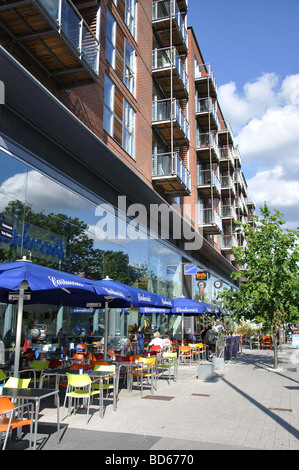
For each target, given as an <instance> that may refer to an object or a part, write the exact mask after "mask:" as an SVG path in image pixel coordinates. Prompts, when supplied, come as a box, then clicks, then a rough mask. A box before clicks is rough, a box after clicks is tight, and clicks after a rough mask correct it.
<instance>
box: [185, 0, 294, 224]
mask: <svg viewBox="0 0 299 470" xmlns="http://www.w3.org/2000/svg"><path fill="white" fill-rule="evenodd" d="M188 26H192V27H193V29H194V32H195V35H196V37H197V41H198V44H199V47H200V49H201V52H202V54H203V57H204V60H205V62H206V63H210V64H211V66H212V69H213V71H214V74H215V77H216V80H217V84H218V100H219V103H220V106H221V109H222V111H223V114H224V116H225V119H227V120H229V121H230V123H231V125H232V128H233V132H234V142H235V144H238V145H239V149H240V153H241V157H242V168H243V170H244V174H245V177H246V180H247V183H248V193H249V195H250V196H254V197H255V199H256V203H257V214H259V207H261V205H262V204H263V201H266V202H267V204H268V205H269V207H270V208H271V209H273V208H275V209H278V210H279V211H281V212H282V213H283V214H284V215H285V220H286V222H287V224H286V226H287V227H289V228H296V227H298V226H299V209H298V208H299V63H298V47H299V0H271V1H270V0H259V1H257V0H251V1H250V2H245V1H242V0H226V2H223V1H220V0H214V1H212V2H210V1H205V2H204V1H201V0H189V9H188Z"/></svg>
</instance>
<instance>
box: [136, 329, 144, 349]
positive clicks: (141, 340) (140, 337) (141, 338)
mask: <svg viewBox="0 0 299 470" xmlns="http://www.w3.org/2000/svg"><path fill="white" fill-rule="evenodd" d="M137 340H138V346H139V352H140V353H141V354H142V353H143V350H144V334H143V332H142V330H139V331H138V333H137Z"/></svg>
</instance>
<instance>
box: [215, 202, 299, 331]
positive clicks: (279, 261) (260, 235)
mask: <svg viewBox="0 0 299 470" xmlns="http://www.w3.org/2000/svg"><path fill="white" fill-rule="evenodd" d="M261 215H262V218H261V219H260V220H259V218H258V217H257V216H254V220H255V224H256V228H253V227H254V225H251V224H241V223H238V227H239V228H238V231H242V232H243V233H244V234H245V236H246V239H247V244H246V247H245V248H242V247H238V248H235V249H234V250H233V252H234V255H235V260H236V262H237V264H238V265H239V266H243V267H244V268H245V270H242V271H241V270H239V271H238V272H235V273H233V274H232V277H233V278H234V279H240V278H241V277H245V278H246V279H247V281H246V282H244V283H242V284H241V286H240V290H239V291H233V290H230V291H225V292H224V294H223V299H222V300H223V301H224V305H225V306H226V307H227V308H229V309H231V310H233V311H234V313H235V315H236V316H238V317H239V318H240V317H241V316H244V317H245V318H247V319H255V321H256V322H258V323H259V322H262V323H263V325H264V326H269V327H272V329H273V331H274V330H275V328H276V327H277V326H279V325H282V324H283V323H286V322H294V321H298V318H299V316H298V309H299V281H298V266H299V265H298V262H299V245H298V236H299V230H298V229H297V230H288V229H287V230H284V229H283V227H282V226H283V225H284V224H285V222H284V220H283V215H282V214H281V213H280V212H279V211H277V210H275V214H274V215H271V212H270V210H269V208H268V206H267V204H266V203H265V204H264V206H263V207H262V208H261Z"/></svg>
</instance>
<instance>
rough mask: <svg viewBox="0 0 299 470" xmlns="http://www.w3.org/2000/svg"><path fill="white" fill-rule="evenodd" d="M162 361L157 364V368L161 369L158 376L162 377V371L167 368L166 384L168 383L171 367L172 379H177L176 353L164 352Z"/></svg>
mask: <svg viewBox="0 0 299 470" xmlns="http://www.w3.org/2000/svg"><path fill="white" fill-rule="evenodd" d="M162 357H163V362H162V363H161V364H158V369H159V370H160V369H162V374H161V376H160V377H163V375H164V371H167V370H168V384H170V377H171V369H173V381H174V382H176V381H177V376H178V372H177V371H178V362H177V357H178V355H177V353H176V352H164V353H163V354H162Z"/></svg>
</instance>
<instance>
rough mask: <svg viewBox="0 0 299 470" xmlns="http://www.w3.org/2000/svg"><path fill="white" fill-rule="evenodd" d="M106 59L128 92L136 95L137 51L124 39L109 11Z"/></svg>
mask: <svg viewBox="0 0 299 470" xmlns="http://www.w3.org/2000/svg"><path fill="white" fill-rule="evenodd" d="M106 59H107V60H108V62H109V63H110V65H111V66H112V67H113V68H114V70H115V71H116V73H117V74H118V76H119V77H120V78H121V80H122V81H123V82H124V84H125V85H126V87H127V88H128V90H129V91H130V92H131V93H132V95H134V94H135V49H134V48H133V46H132V45H131V44H130V42H129V41H128V40H127V39H126V38H125V37H124V35H123V32H122V31H121V29H120V27H119V25H118V24H117V22H116V21H115V19H114V17H113V15H112V13H111V12H110V11H109V10H107V24H106Z"/></svg>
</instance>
